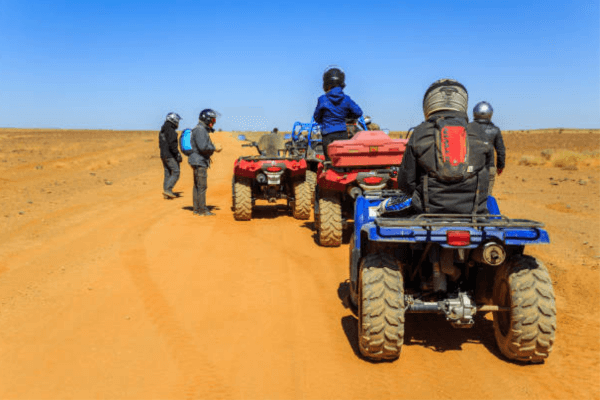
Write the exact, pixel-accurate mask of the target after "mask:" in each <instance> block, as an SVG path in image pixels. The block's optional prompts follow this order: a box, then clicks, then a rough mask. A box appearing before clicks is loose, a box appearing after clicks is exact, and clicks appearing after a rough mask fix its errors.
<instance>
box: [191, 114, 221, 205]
mask: <svg viewBox="0 0 600 400" xmlns="http://www.w3.org/2000/svg"><path fill="white" fill-rule="evenodd" d="M218 116H219V114H218V113H217V112H216V111H214V110H211V109H210V108H207V109H204V110H202V111H201V112H200V116H199V118H198V125H196V127H195V128H194V129H192V136H191V144H192V154H190V156H189V157H188V163H189V164H190V166H191V167H192V169H193V170H194V193H193V194H194V207H193V208H194V214H195V215H200V216H206V217H208V216H213V215H215V214H214V213H212V212H210V210H209V209H208V207H207V206H206V189H207V187H208V183H207V181H208V174H207V170H208V168H209V167H210V158H211V156H212V155H213V153H214V152H215V151H217V152H219V151H221V148H220V146H219V147H215V145H214V144H213V142H212V140H210V136H209V133H211V132H214V129H213V126H214V125H215V123H216V122H217V117H218Z"/></svg>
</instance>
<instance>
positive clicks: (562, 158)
mask: <svg viewBox="0 0 600 400" xmlns="http://www.w3.org/2000/svg"><path fill="white" fill-rule="evenodd" d="M598 159H600V152H598V151H597V150H594V151H589V150H586V151H583V152H575V151H571V150H564V149H561V150H557V151H556V152H555V153H554V154H553V155H552V165H553V166H554V167H557V168H562V169H566V170H572V171H574V170H577V167H578V166H591V165H596V164H598V162H597V161H598Z"/></svg>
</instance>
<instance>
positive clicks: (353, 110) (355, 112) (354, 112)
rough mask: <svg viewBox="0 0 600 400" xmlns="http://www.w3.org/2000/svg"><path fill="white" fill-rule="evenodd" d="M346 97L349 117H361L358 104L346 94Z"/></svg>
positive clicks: (361, 113) (361, 112)
mask: <svg viewBox="0 0 600 400" xmlns="http://www.w3.org/2000/svg"><path fill="white" fill-rule="evenodd" d="M346 99H348V108H349V111H350V115H349V117H350V118H352V119H359V118H360V117H362V115H363V111H362V110H361V108H360V107H359V106H358V104H356V102H354V100H352V99H351V98H350V96H346Z"/></svg>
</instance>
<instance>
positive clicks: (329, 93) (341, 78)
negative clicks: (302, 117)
mask: <svg viewBox="0 0 600 400" xmlns="http://www.w3.org/2000/svg"><path fill="white" fill-rule="evenodd" d="M345 79H346V75H345V74H344V71H342V69H341V68H339V67H336V66H331V67H328V68H327V69H326V70H325V73H323V90H324V91H325V94H324V95H322V96H321V97H319V100H318V102H317V107H316V109H315V113H314V115H313V118H314V120H315V122H316V123H318V124H320V125H321V134H322V135H323V152H324V154H325V159H326V160H329V154H328V153H327V146H329V144H330V143H331V142H333V141H335V140H345V139H348V131H347V127H346V119H358V118H360V117H361V116H362V114H363V112H362V110H361V109H360V107H359V106H358V104H356V103H355V102H354V101H353V100H352V99H351V98H350V96H347V95H345V94H344V92H343V89H344V88H345V87H346V83H345Z"/></svg>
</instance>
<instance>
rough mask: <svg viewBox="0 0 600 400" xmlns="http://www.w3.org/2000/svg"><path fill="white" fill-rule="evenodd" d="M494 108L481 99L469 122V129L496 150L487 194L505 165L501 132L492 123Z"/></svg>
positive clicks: (490, 193)
mask: <svg viewBox="0 0 600 400" xmlns="http://www.w3.org/2000/svg"><path fill="white" fill-rule="evenodd" d="M493 114H494V109H493V108H492V105H491V104H490V103H488V102H487V101H481V102H479V103H477V104H476V105H475V107H474V108H473V119H474V121H473V122H471V123H470V124H469V126H470V127H471V129H473V130H476V131H478V132H479V134H480V135H481V138H482V139H483V140H484V141H485V142H488V143H489V144H490V145H491V146H493V148H494V149H495V151H496V163H494V157H492V165H491V166H490V185H489V189H488V195H490V196H491V195H492V189H493V188H494V182H495V181H496V175H500V174H501V173H502V171H503V170H504V167H505V161H506V149H505V148H504V141H503V140H502V132H500V129H499V128H498V127H497V126H496V125H494V124H493V123H492V115H493Z"/></svg>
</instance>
